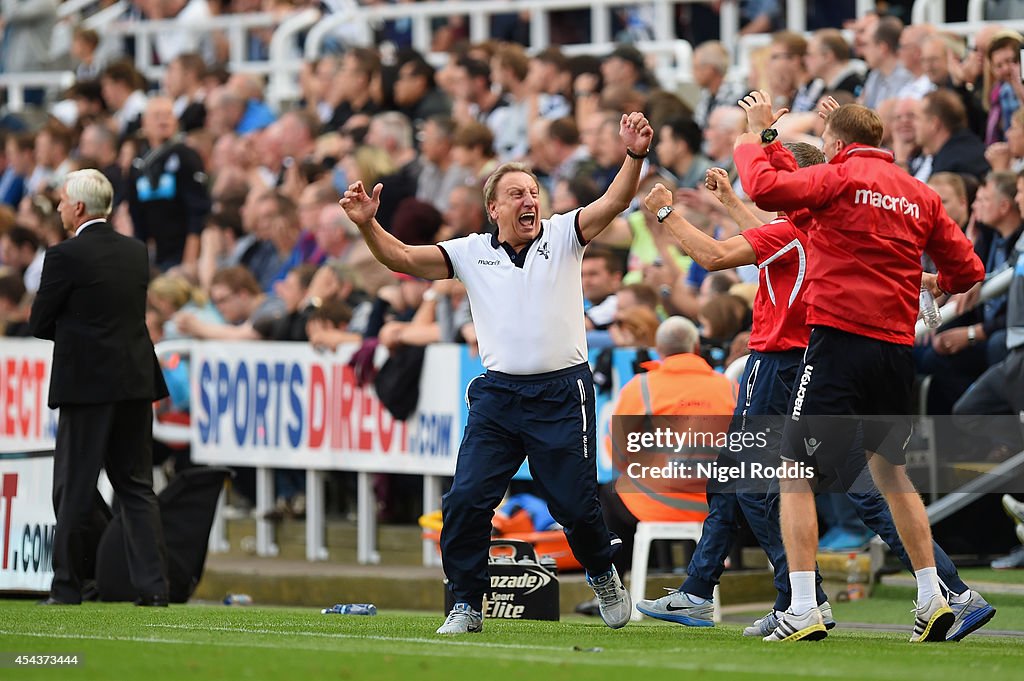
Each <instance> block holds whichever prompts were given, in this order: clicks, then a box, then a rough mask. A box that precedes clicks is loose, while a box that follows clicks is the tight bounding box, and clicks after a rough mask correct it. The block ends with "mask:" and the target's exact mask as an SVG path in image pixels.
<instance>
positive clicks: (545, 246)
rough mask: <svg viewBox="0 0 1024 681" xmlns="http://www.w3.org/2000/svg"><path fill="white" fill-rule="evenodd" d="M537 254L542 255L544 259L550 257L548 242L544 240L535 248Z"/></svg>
mask: <svg viewBox="0 0 1024 681" xmlns="http://www.w3.org/2000/svg"><path fill="white" fill-rule="evenodd" d="M537 255H543V256H544V259H545V260H550V259H551V250H550V249H548V242H547V241H546V240H545V241H544V243H542V244H541V245H540V248H538V249H537Z"/></svg>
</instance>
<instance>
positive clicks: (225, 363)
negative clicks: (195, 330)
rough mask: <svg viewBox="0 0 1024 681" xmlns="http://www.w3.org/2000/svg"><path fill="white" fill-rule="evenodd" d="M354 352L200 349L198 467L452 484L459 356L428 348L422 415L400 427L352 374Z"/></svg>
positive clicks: (294, 346) (291, 347)
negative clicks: (408, 476)
mask: <svg viewBox="0 0 1024 681" xmlns="http://www.w3.org/2000/svg"><path fill="white" fill-rule="evenodd" d="M354 349H355V348H342V349H340V350H339V351H338V352H337V353H335V354H330V355H327V354H322V353H318V352H316V351H314V350H313V349H312V348H311V347H310V346H309V345H308V344H305V343H266V342H253V343H237V342H236V343H198V344H196V345H195V346H194V349H193V352H192V358H191V362H192V367H191V376H192V380H191V385H192V398H191V405H192V408H191V413H192V456H193V458H194V459H195V460H196V461H200V462H205V463H217V464H228V465H232V464H235V465H245V466H272V467H278V468H315V469H321V470H356V471H375V472H401V473H420V474H428V475H451V474H452V473H453V472H454V471H455V458H456V454H457V452H458V445H459V441H460V439H461V436H462V414H461V410H460V408H461V400H460V397H461V393H460V391H459V388H460V372H459V359H460V348H458V347H457V346H437V347H430V348H428V351H427V357H426V360H425V361H424V366H423V374H422V376H421V377H420V395H421V399H420V402H419V410H418V411H417V412H416V413H415V414H413V415H412V416H411V417H410V418H409V419H408V420H406V421H404V422H403V421H396V420H395V419H394V418H393V417H392V416H391V414H390V413H389V412H388V410H387V409H386V408H385V407H384V405H382V404H381V403H380V400H378V399H377V396H376V394H375V393H374V391H373V387H372V386H370V385H366V386H360V385H359V384H358V382H357V381H356V374H355V371H354V370H353V369H352V367H350V366H348V362H349V359H350V357H351V354H352V352H353V351H354Z"/></svg>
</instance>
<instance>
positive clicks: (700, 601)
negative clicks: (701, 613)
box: [686, 594, 708, 605]
mask: <svg viewBox="0 0 1024 681" xmlns="http://www.w3.org/2000/svg"><path fill="white" fill-rule="evenodd" d="M686 598H687V599H689V601H690V602H691V603H693V604H694V605H704V604H705V603H707V602H708V599H707V598H701V597H700V596H694V595H693V594H686Z"/></svg>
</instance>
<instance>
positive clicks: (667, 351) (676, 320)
mask: <svg viewBox="0 0 1024 681" xmlns="http://www.w3.org/2000/svg"><path fill="white" fill-rule="evenodd" d="M699 341H700V333H699V332H698V331H697V327H696V326H694V324H693V322H691V321H690V320H689V319H687V318H686V317H679V316H676V317H669V318H668V319H666V320H665V321H663V322H662V323H661V324H660V325H659V326H658V331H657V333H656V334H655V335H654V345H655V347H656V348H657V350H658V354H659V355H661V358H662V359H665V358H666V357H671V356H672V355H683V354H686V353H688V352H693V350H694V348H695V347H696V346H697V343H698V342H699Z"/></svg>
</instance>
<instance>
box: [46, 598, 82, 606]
mask: <svg viewBox="0 0 1024 681" xmlns="http://www.w3.org/2000/svg"><path fill="white" fill-rule="evenodd" d="M36 605H81V603H69V602H68V601H58V600H57V599H56V598H54V597H53V596H47V597H46V598H45V599H43V600H41V601H39V602H37V603H36Z"/></svg>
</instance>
